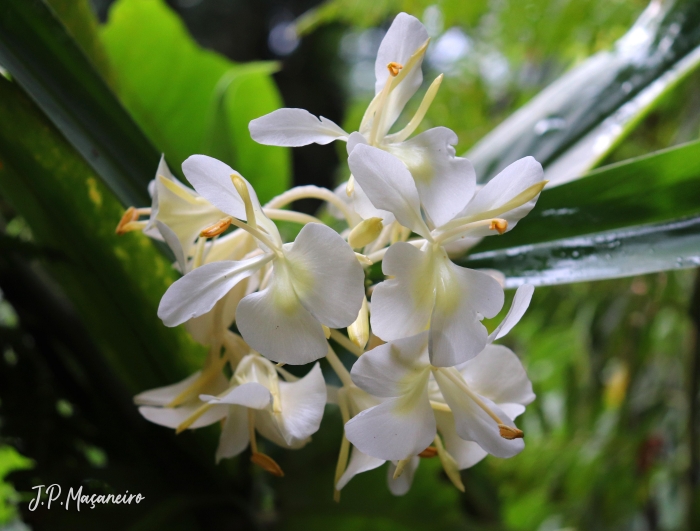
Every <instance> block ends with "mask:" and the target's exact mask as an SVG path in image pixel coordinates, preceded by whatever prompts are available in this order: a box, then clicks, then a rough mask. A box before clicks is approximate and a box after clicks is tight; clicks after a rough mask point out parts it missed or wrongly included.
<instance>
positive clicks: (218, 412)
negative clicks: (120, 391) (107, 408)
mask: <svg viewBox="0 0 700 531" xmlns="http://www.w3.org/2000/svg"><path fill="white" fill-rule="evenodd" d="M202 405H203V404H202V402H200V401H198V400H197V401H190V402H188V403H187V405H184V406H180V407H151V406H141V407H140V408H139V413H141V415H143V417H144V418H145V419H146V420H149V421H150V422H153V423H154V424H159V425H160V426H165V427H167V428H173V429H174V428H177V427H178V426H179V425H180V424H182V423H183V422H184V421H185V420H187V419H188V418H189V417H190V416H191V415H192V414H193V413H194V412H195V411H197V409H199V407H200V406H202ZM227 411H228V406H214V407H212V408H210V409H208V410H207V411H205V412H204V413H203V414H202V415H201V416H200V417H199V418H198V419H197V420H195V421H194V422H193V423H192V425H191V426H189V428H187V429H189V430H193V429H195V428H202V427H203V426H209V425H210V424H214V423H215V422H216V421H218V420H221V419H222V418H224V417H225V416H226V414H227Z"/></svg>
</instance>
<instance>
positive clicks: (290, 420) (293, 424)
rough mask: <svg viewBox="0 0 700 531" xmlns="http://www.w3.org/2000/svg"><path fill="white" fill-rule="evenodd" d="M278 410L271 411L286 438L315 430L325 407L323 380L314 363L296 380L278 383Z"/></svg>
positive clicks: (298, 437) (304, 436)
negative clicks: (275, 412)
mask: <svg viewBox="0 0 700 531" xmlns="http://www.w3.org/2000/svg"><path fill="white" fill-rule="evenodd" d="M279 390H280V405H281V408H282V412H281V413H277V414H275V416H276V418H277V419H278V422H279V425H280V432H281V433H282V435H283V437H284V438H285V440H286V441H287V444H293V442H294V440H303V439H307V438H308V437H310V436H311V435H313V434H314V433H316V432H317V431H318V428H319V426H320V425H321V419H322V418H323V410H324V408H325V406H326V382H325V380H324V379H323V373H322V372H321V366H320V365H319V364H318V363H316V364H314V366H313V368H312V369H311V370H310V371H309V373H308V374H307V375H306V376H304V377H303V378H301V379H300V380H297V381H296V382H283V381H280V382H279Z"/></svg>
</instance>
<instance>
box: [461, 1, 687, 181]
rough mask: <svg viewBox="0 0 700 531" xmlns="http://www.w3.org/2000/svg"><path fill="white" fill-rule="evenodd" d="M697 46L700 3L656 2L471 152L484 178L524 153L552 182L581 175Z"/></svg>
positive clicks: (682, 69) (672, 81)
mask: <svg viewBox="0 0 700 531" xmlns="http://www.w3.org/2000/svg"><path fill="white" fill-rule="evenodd" d="M699 45H700V3H698V2H696V1H694V0H677V1H675V2H667V3H661V2H652V3H651V4H650V5H649V7H648V8H647V9H646V10H645V11H644V13H643V14H642V15H641V16H640V18H639V19H638V20H637V22H636V24H635V25H634V26H633V27H632V28H631V29H630V30H629V31H628V32H627V34H626V35H625V36H623V37H622V38H621V39H620V40H618V41H617V43H616V45H615V47H614V48H613V50H611V51H604V52H600V53H598V54H596V55H594V56H592V57H590V58H589V59H587V60H586V61H584V62H583V63H582V64H581V65H579V66H577V67H575V68H574V69H572V70H571V71H569V72H568V73H567V74H565V75H564V76H562V77H561V78H560V79H559V80H557V81H556V82H554V83H553V84H552V85H550V86H549V87H548V88H547V89H545V90H544V91H542V92H541V93H540V94H539V95H538V96H537V97H535V98H534V99H533V100H531V101H530V102H529V103H528V104H527V105H525V106H524V107H523V108H521V109H520V110H519V111H517V112H516V113H515V114H513V115H512V116H511V117H510V118H508V119H507V120H505V121H504V122H503V123H502V124H501V125H500V126H498V127H497V128H496V129H494V130H493V132H491V133H490V134H489V135H487V136H486V137H485V138H484V139H483V140H482V141H480V142H479V143H478V144H477V145H476V146H475V147H474V148H473V149H472V150H470V151H469V153H467V157H468V158H469V159H470V160H471V161H472V162H473V163H474V165H475V167H476V169H477V175H479V177H480V179H482V180H483V181H487V180H488V179H490V178H491V177H493V176H494V175H496V173H498V171H500V170H501V169H503V168H504V167H505V166H507V165H508V164H510V163H511V162H513V161H515V160H517V159H519V158H521V157H524V156H527V155H532V156H534V157H535V158H536V159H537V160H538V161H540V162H541V163H542V164H543V165H544V166H545V168H546V177H547V178H548V179H549V180H550V182H551V183H553V184H561V183H564V182H568V181H570V180H573V179H577V178H579V177H580V176H581V175H583V174H584V173H585V172H586V171H588V170H589V169H590V168H592V167H594V166H595V165H596V164H597V163H598V162H599V161H600V160H602V159H603V158H604V157H605V155H606V154H608V153H609V152H610V151H611V149H612V148H614V147H615V146H616V145H617V144H618V143H619V142H620V141H621V140H622V139H623V138H624V137H625V136H626V134H627V133H628V132H629V131H630V130H631V129H632V128H633V127H634V126H635V125H636V124H637V123H638V122H639V120H641V119H642V118H643V117H644V116H645V114H646V113H647V112H649V110H651V108H653V106H654V104H655V103H656V102H657V101H658V100H659V99H660V98H661V96H663V95H664V94H666V93H667V92H668V91H670V90H672V89H673V88H674V87H675V86H676V85H677V84H678V83H679V82H680V81H681V80H682V79H683V78H684V77H685V76H686V75H688V73H690V72H691V71H692V70H693V69H695V68H696V67H697V66H698V64H699V63H700V47H699Z"/></svg>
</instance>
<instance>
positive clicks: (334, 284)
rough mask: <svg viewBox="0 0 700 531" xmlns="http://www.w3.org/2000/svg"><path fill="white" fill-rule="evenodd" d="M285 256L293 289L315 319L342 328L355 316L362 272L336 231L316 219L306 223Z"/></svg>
mask: <svg viewBox="0 0 700 531" xmlns="http://www.w3.org/2000/svg"><path fill="white" fill-rule="evenodd" d="M286 258H287V261H288V265H289V269H290V273H291V274H290V278H291V281H292V284H293V286H294V291H295V292H296V294H297V296H298V297H299V300H300V301H301V304H302V305H303V306H304V307H305V308H306V309H307V310H308V311H309V312H311V314H312V315H314V317H316V319H318V320H319V321H320V322H321V323H323V324H325V325H326V326H328V327H330V328H343V327H346V326H349V325H351V324H352V323H353V322H354V321H355V319H357V314H358V312H359V311H360V308H361V307H362V301H363V300H364V294H365V288H364V280H365V274H364V271H363V270H362V266H361V265H360V263H359V262H358V261H357V258H356V257H355V253H354V252H353V250H352V249H351V248H350V246H349V245H348V244H347V243H346V242H345V240H343V238H341V237H340V235H339V234H338V233H337V232H335V231H334V230H333V229H331V228H330V227H327V226H326V225H321V224H319V223H309V224H308V225H305V226H304V227H303V228H302V229H301V232H299V235H298V236H297V238H296V240H295V241H294V245H292V248H291V250H290V251H288V252H287V253H286ZM275 267H277V265H276V266H275Z"/></svg>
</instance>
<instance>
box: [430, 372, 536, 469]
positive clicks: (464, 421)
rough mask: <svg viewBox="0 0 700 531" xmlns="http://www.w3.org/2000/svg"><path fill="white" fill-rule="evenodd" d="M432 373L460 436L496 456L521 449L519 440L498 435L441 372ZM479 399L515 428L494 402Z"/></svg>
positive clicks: (491, 422) (486, 417) (494, 426)
mask: <svg viewBox="0 0 700 531" xmlns="http://www.w3.org/2000/svg"><path fill="white" fill-rule="evenodd" d="M434 375H435V380H437V382H438V385H439V386H440V390H441V391H442V395H443V396H444V397H445V401H446V402H447V405H449V406H450V409H451V410H452V414H453V415H454V419H455V430H456V432H457V434H458V435H459V436H460V437H461V438H462V439H464V440H467V441H474V442H476V443H477V444H479V446H481V447H482V448H483V449H484V450H486V451H487V452H488V453H490V454H492V455H495V456H496V457H513V456H514V455H516V454H518V453H520V452H521V451H522V450H523V449H524V448H525V443H524V442H523V440H522V439H513V440H508V439H504V438H503V437H501V435H500V433H499V429H498V424H497V423H496V421H495V420H493V419H492V418H491V417H490V416H489V415H488V414H487V413H486V412H485V411H484V410H483V409H482V408H481V407H479V406H478V405H477V403H476V402H474V401H473V400H472V399H471V398H470V397H469V396H468V395H467V394H466V393H464V391H462V390H461V389H460V388H459V387H457V385H455V384H454V382H452V381H451V380H449V379H448V378H447V377H446V376H445V375H443V374H442V373H441V371H436V372H435V373H434ZM481 400H482V401H483V402H484V404H486V406H488V407H489V409H491V411H492V412H493V413H495V414H496V415H497V416H498V418H499V419H501V421H502V422H503V423H504V424H505V425H507V426H512V427H515V424H514V423H513V421H512V420H511V419H510V418H509V417H508V416H507V415H506V414H505V412H504V411H502V410H501V409H500V408H499V407H498V406H497V405H496V404H494V403H493V402H492V401H490V400H489V399H488V398H485V397H483V396H482V397H481Z"/></svg>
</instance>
